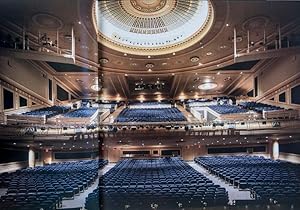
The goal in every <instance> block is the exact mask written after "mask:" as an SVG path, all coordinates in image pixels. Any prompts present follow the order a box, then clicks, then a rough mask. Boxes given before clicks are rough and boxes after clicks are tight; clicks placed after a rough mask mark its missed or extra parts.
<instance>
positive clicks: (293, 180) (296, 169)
mask: <svg viewBox="0 0 300 210" xmlns="http://www.w3.org/2000/svg"><path fill="white" fill-rule="evenodd" d="M195 162H196V163H198V164H200V165H202V166H203V167H205V168H206V169H207V170H209V171H210V173H212V174H215V175H217V176H219V177H220V178H221V179H224V180H226V181H227V182H229V183H231V184H233V185H234V186H236V187H238V188H240V189H250V190H251V193H252V195H253V197H254V198H255V199H256V200H257V201H258V202H265V203H270V201H274V203H276V202H278V203H281V204H296V203H298V204H299V201H298V199H299V198H300V166H299V165H297V164H292V163H288V162H283V161H274V160H271V159H265V158H263V157H255V156H217V157H216V156H215V157H198V158H195ZM275 201H276V202H275Z"/></svg>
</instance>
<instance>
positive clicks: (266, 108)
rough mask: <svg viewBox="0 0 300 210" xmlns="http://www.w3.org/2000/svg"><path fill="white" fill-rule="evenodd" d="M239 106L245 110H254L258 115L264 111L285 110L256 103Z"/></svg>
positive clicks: (245, 103) (242, 103)
mask: <svg viewBox="0 0 300 210" xmlns="http://www.w3.org/2000/svg"><path fill="white" fill-rule="evenodd" d="M239 105H240V106H241V107H243V108H245V109H249V110H253V111H256V112H258V113H262V112H263V111H274V110H283V108H281V107H278V106H272V105H269V104H263V103H256V102H241V103H240V104H239Z"/></svg>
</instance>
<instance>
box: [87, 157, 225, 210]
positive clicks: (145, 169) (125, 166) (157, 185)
mask: <svg viewBox="0 0 300 210" xmlns="http://www.w3.org/2000/svg"><path fill="white" fill-rule="evenodd" d="M99 196H100V197H99ZM227 203H228V195H227V192H226V190H225V188H221V187H220V186H219V185H215V184H213V182H212V181H211V180H209V179H208V178H206V177H205V176H204V175H202V174H201V173H199V172H198V171H196V170H195V169H193V168H192V167H191V166H189V165H188V164H187V163H186V162H184V161H182V160H181V159H180V158H161V159H142V160H137V159H124V160H122V161H120V162H118V163H117V165H116V166H115V167H113V168H112V169H111V170H110V171H108V172H107V173H106V174H105V175H103V176H102V177H101V178H100V183H99V188H98V189H96V190H95V191H94V192H93V193H91V194H90V195H89V196H88V198H87V199H86V203H85V208H86V209H88V210H99V209H105V210H106V209H107V210H110V209H114V210H118V209H126V207H130V208H129V209H151V208H153V207H155V206H158V207H159V209H178V208H179V209H182V208H194V207H197V208H199V207H204V206H224V205H227Z"/></svg>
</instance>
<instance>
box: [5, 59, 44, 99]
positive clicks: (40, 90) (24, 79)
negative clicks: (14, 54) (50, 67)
mask: <svg viewBox="0 0 300 210" xmlns="http://www.w3.org/2000/svg"><path fill="white" fill-rule="evenodd" d="M8 63H9V64H8ZM0 74H1V76H3V77H4V78H7V79H8V80H13V81H14V82H17V83H18V84H20V85H22V86H24V87H25V88H27V89H29V90H31V91H33V92H34V93H36V94H38V95H40V96H41V97H43V98H47V97H48V92H47V88H48V79H47V77H46V78H45V77H43V74H45V73H42V72H41V71H40V70H38V69H37V68H36V67H35V66H33V65H32V64H31V63H29V62H28V61H26V60H22V59H15V58H7V57H0ZM8 82H9V81H8Z"/></svg>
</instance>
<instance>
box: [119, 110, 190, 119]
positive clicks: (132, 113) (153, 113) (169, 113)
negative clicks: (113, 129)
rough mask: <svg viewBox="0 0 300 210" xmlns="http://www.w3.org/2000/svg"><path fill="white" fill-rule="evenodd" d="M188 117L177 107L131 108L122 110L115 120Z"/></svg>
mask: <svg viewBox="0 0 300 210" xmlns="http://www.w3.org/2000/svg"><path fill="white" fill-rule="evenodd" d="M185 120H186V118H185V117H184V115H183V114H182V113H181V112H180V111H179V110H178V109H177V108H153V109H129V108H126V109H124V110H122V112H121V113H120V114H119V116H118V117H117V118H116V120H115V122H175V121H185Z"/></svg>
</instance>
